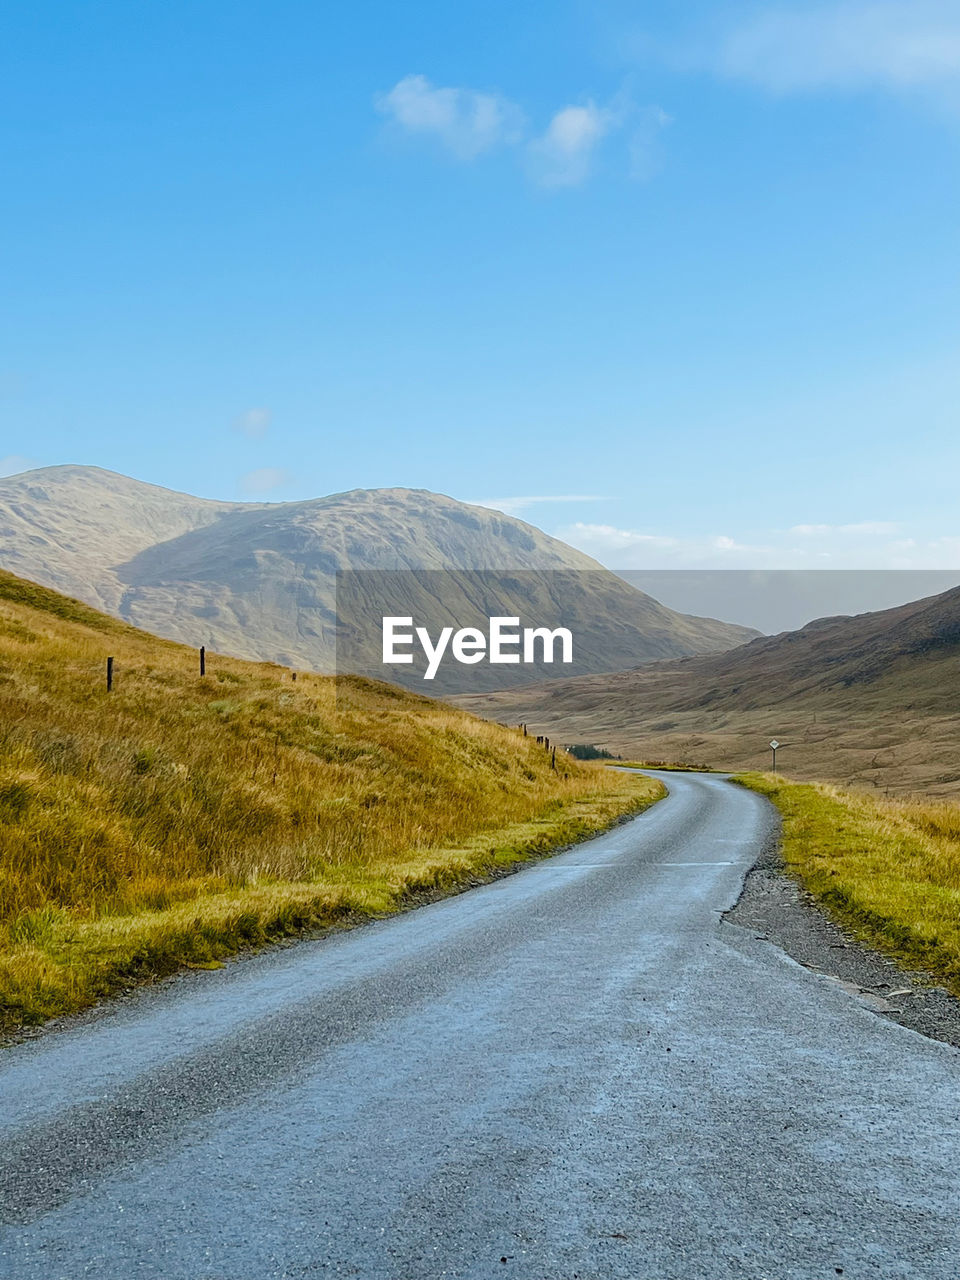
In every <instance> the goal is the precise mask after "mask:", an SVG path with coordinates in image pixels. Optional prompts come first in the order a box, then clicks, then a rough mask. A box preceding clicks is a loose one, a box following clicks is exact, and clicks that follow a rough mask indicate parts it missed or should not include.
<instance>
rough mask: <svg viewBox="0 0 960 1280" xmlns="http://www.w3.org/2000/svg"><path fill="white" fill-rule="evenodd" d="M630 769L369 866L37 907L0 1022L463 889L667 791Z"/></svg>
mask: <svg viewBox="0 0 960 1280" xmlns="http://www.w3.org/2000/svg"><path fill="white" fill-rule="evenodd" d="M623 776H624V785H623V786H622V787H619V788H617V789H615V790H613V791H611V790H609V789H606V790H604V791H601V792H598V793H595V794H589V793H588V794H586V795H584V796H582V797H580V798H579V799H575V800H570V801H566V802H564V801H557V802H554V803H553V804H552V805H550V806H549V807H548V809H547V810H546V811H545V812H544V813H542V814H540V815H538V816H535V817H533V818H530V819H529V820H527V821H526V822H520V823H514V824H512V825H510V826H506V827H503V828H500V829H495V830H487V831H480V832H477V833H475V834H473V835H471V836H468V837H467V838H465V839H463V840H461V841H460V842H459V843H458V844H456V845H451V846H448V847H442V848H432V849H431V848H422V849H419V850H416V851H413V850H411V851H407V853H406V854H404V855H401V856H398V857H396V858H395V859H392V860H390V861H389V862H379V863H375V862H370V863H367V864H366V865H364V866H363V868H362V869H361V868H357V867H353V868H342V869H341V871H340V873H339V874H338V873H337V872H336V871H330V870H328V871H327V872H325V873H323V874H321V875H319V876H318V877H317V878H316V879H313V880H311V881H275V882H273V883H266V884H254V885H250V884H247V885H235V886H233V887H231V888H226V889H223V890H222V891H220V892H216V893H202V894H200V895H198V896H191V897H189V898H188V899H187V900H186V901H184V902H181V903H179V904H177V905H175V906H168V907H166V908H164V909H163V910H157V911H148V910H140V911H138V912H136V913H134V914H124V915H98V916H94V917H92V918H91V917H89V916H86V917H85V916H84V915H82V914H78V913H77V912H75V911H69V910H66V909H63V908H55V907H48V908H47V909H45V910H44V911H42V912H35V913H33V915H32V916H31V917H30V918H29V919H24V920H21V922H20V929H19V931H18V932H19V936H18V937H15V938H11V939H10V941H9V943H8V947H7V949H6V951H5V953H4V954H2V955H0V1031H3V1032H7V1033H9V1032H11V1031H13V1030H14V1029H16V1028H17V1027H19V1026H22V1025H25V1024H31V1023H37V1022H41V1021H44V1020H45V1019H48V1018H51V1017H56V1016H59V1015H62V1014H65V1013H72V1012H76V1011H77V1010H80V1009H83V1008H85V1007H87V1006H89V1005H91V1004H93V1003H94V1002H95V1001H96V1000H98V999H99V998H101V997H103V996H106V995H109V994H111V993H112V992H115V991H117V990H118V989H126V988H129V987H130V986H131V985H134V984H136V983H142V982H149V981H151V980H153V979H155V978H158V977H162V976H163V975H165V974H169V973H172V972H174V971H175V970H177V969H178V968H182V967H184V966H194V967H196V966H201V967H209V968H212V967H217V966H218V962H219V961H220V960H221V959H222V958H223V957H226V956H229V955H231V954H234V953H235V952H237V951H238V950H240V949H241V948H244V947H250V946H261V945H263V944H266V943H269V942H270V941H275V940H278V939H280V938H282V937H285V936H289V935H291V934H296V933H300V932H302V931H304V930H308V929H317V928H324V927H327V928H329V927H344V926H348V925H353V924H356V923H359V922H360V921H361V920H363V919H365V918H372V917H375V916H380V915H384V914H387V913H389V912H393V911H397V910H400V909H402V908H403V907H404V906H405V905H407V904H408V903H409V902H411V900H413V899H415V898H416V897H417V896H418V895H421V894H423V893H430V892H440V893H443V892H450V893H453V892H457V891H458V890H460V889H462V888H464V887H467V886H469V885H471V884H475V883H477V881H478V880H482V879H487V878H490V877H492V876H494V875H496V874H498V873H499V872H501V871H502V870H504V869H505V868H508V867H510V866H511V865H513V864H516V863H519V862H523V861H528V860H531V859H534V858H538V857H543V856H544V855H546V854H549V853H551V852H553V851H556V850H557V849H558V848H561V847H563V846H564V845H569V844H572V843H574V842H576V841H578V840H583V839H586V838H587V837H589V836H591V835H595V834H597V833H599V832H601V831H604V830H606V829H607V828H609V827H611V826H613V825H615V824H616V823H617V822H618V821H620V820H621V819H622V818H624V817H626V816H628V815H631V814H635V813H639V812H640V811H642V810H643V809H645V808H647V807H648V806H649V805H651V804H653V803H654V802H655V801H656V800H658V799H659V798H660V797H661V795H662V794H663V788H662V787H661V786H660V785H659V784H658V783H656V782H654V781H652V780H651V779H646V778H635V777H634V778H631V777H629V776H628V775H623Z"/></svg>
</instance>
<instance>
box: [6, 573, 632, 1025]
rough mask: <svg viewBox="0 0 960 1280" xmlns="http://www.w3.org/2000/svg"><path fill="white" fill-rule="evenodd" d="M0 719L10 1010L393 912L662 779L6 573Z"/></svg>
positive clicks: (50, 1004) (71, 999)
mask: <svg viewBox="0 0 960 1280" xmlns="http://www.w3.org/2000/svg"><path fill="white" fill-rule="evenodd" d="M107 656H113V657H114V658H115V673H116V674H115V685H114V689H113V691H112V692H110V693H108V692H107V690H106V687H105V683H106V682H105V679H104V674H105V665H106V658H107ZM0 726H2V728H0V1026H2V1024H3V1023H4V1022H6V1023H7V1024H8V1025H9V1024H11V1023H16V1022H18V1021H21V1020H23V1019H24V1018H35V1017H40V1016H43V1015H45V1014H49V1013H52V1012H58V1011H63V1010H64V1009H71V1008H75V1007H78V1006H79V1005H82V1004H84V1003H88V1002H89V1001H90V1000H91V999H93V998H94V997H95V996H96V995H97V994H99V993H101V992H103V991H106V990H109V989H110V988H111V987H112V986H114V985H116V984H117V983H118V982H129V981H131V980H134V979H135V978H136V977H138V976H140V977H144V976H147V977H149V976H150V975H151V974H153V973H157V972H163V971H167V970H169V969H171V968H173V967H175V966H176V965H177V964H179V963H182V962H184V961H192V962H207V961H209V960H210V959H211V958H212V957H215V956H216V955H218V954H224V953H226V952H228V951H230V950H231V949H235V948H236V947H237V946H239V945H241V944H243V943H249V942H257V941H262V940H263V939H264V938H265V937H267V936H270V935H273V934H278V933H282V932H285V931H290V930H293V929H296V928H298V927H300V926H303V925H306V924H310V923H316V922H320V923H333V922H335V921H336V920H338V919H340V918H342V917H344V916H345V915H350V914H351V913H352V914H358V913H359V914H363V913H366V914H369V913H371V912H378V911H383V910H387V909H389V908H391V907H392V906H395V905H397V904H398V903H399V902H400V901H401V900H402V898H403V896H404V895H405V894H409V893H410V892H412V891H414V890H418V889H420V890H422V889H434V888H436V887H437V886H443V885H451V884H456V883H457V882H458V881H462V880H464V879H465V878H466V877H468V876H470V875H475V874H477V873H480V874H483V873H487V872H489V871H490V870H491V868H494V867H496V866H498V865H500V864H503V863H506V862H509V861H510V860H511V859H516V858H517V857H521V856H526V855H529V854H530V853H531V852H534V851H537V850H539V849H542V848H544V847H548V846H549V845H550V844H551V843H557V842H562V841H564V840H569V839H570V838H573V837H575V836H577V835H580V834H583V833H584V831H586V830H590V829H595V828H599V827H602V826H603V825H605V824H606V823H608V822H609V821H610V820H611V819H612V818H614V817H615V816H616V815H617V814H618V813H621V812H623V811H624V810H625V809H629V808H631V807H635V806H636V805H637V804H638V803H640V802H642V801H643V800H644V799H645V798H649V797H650V796H651V795H652V794H654V792H655V789H652V788H651V784H649V783H645V784H644V787H643V788H641V789H640V790H639V791H638V790H637V788H636V786H635V785H634V782H633V781H625V778H626V775H621V776H620V777H613V776H611V775H608V774H604V773H603V772H602V771H601V770H598V769H596V768H592V769H591V768H589V767H583V766H579V765H577V764H576V763H575V762H574V761H572V760H567V759H566V758H565V757H561V759H560V761H559V763H558V768H557V769H553V768H552V767H551V760H550V756H549V754H548V753H547V752H546V751H545V750H544V749H543V748H542V747H538V746H537V745H536V743H535V742H534V741H533V739H532V738H524V737H522V736H521V735H520V734H518V733H517V732H516V731H515V730H514V731H509V732H508V731H507V730H504V729H501V728H500V727H499V726H496V725H491V724H489V723H486V722H484V721H481V720H477V719H474V718H473V717H471V716H468V715H467V714H465V713H463V712H460V711H457V710H454V709H452V708H450V707H447V706H445V705H444V704H442V703H439V702H437V701H433V700H428V699H424V698H417V697H414V696H412V695H409V694H405V693H403V692H402V691H400V690H397V689H395V688H392V687H390V686H387V685H374V684H371V683H369V682H365V681H362V680H357V679H349V678H348V679H346V680H342V681H339V682H338V681H335V680H334V679H332V678H330V677H317V676H314V677H306V676H302V677H300V678H299V679H298V680H297V681H296V682H294V681H293V680H292V678H291V673H290V672H289V671H285V670H283V669H282V668H280V667H276V666H264V665H260V666H256V665H253V664H250V663H245V662H241V661H238V660H234V659H227V658H219V657H216V656H211V659H210V663H209V666H208V672H207V676H206V678H205V679H202V680H201V679H200V677H199V674H198V670H197V659H196V653H195V652H194V651H191V650H187V649H184V648H182V647H181V646H179V645H176V644H173V643H171V642H168V641H163V640H157V639H155V638H154V637H153V636H150V635H147V634H146V633H144V632H142V631H137V630H135V629H133V628H132V627H129V626H127V625H125V624H123V623H120V622H117V621H115V620H113V619H111V618H108V617H106V616H104V615H103V614H100V613H97V612H95V611H94V610H92V609H90V608H89V607H88V606H86V605H84V604H82V603H79V602H78V601H75V600H70V599H68V598H65V597H63V596H61V595H58V594H57V593H55V592H52V591H49V590H47V589H46V588H43V587H39V586H36V585H35V584H33V583H29V582H25V581H23V580H22V579H19V578H15V577H13V576H12V575H10V574H6V573H2V572H0Z"/></svg>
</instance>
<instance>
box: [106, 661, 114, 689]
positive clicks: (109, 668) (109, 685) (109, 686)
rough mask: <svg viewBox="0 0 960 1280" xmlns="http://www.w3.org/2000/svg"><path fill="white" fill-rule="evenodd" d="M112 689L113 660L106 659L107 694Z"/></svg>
mask: <svg viewBox="0 0 960 1280" xmlns="http://www.w3.org/2000/svg"><path fill="white" fill-rule="evenodd" d="M112 688H113V659H112V658H108V659H107V693H109V692H110V690H111V689H112Z"/></svg>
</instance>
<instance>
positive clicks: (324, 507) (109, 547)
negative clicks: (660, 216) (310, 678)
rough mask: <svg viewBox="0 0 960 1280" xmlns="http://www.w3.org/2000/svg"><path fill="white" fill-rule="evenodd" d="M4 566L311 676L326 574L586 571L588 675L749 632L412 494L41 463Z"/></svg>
mask: <svg viewBox="0 0 960 1280" xmlns="http://www.w3.org/2000/svg"><path fill="white" fill-rule="evenodd" d="M0 566H2V567H3V568H5V569H7V570H9V571H10V572H12V573H15V574H17V575H19V576H20V577H24V578H30V579H33V580H34V581H37V582H40V583H42V584H43V585H45V586H50V587H54V588H55V589H56V590H58V591H61V592H64V593H66V594H69V595H72V596H76V597H77V598H79V599H81V600H84V601H86V602H88V603H89V604H91V605H94V606H95V607H97V608H100V609H103V610H104V611H106V612H108V613H111V614H113V615H114V616H116V617H119V618H122V619H123V620H124V621H126V622H130V623H133V624H134V625H135V626H138V627H142V628H144V629H146V630H149V631H153V632H155V633H156V634H159V635H163V636H167V637H169V638H170V639H173V640H180V641H182V642H184V643H187V644H206V645H207V646H208V647H209V648H213V649H217V650H220V651H221V652H225V653H232V654H235V655H236V656H238V657H243V658H251V659H259V660H264V661H277V662H282V663H284V664H286V665H291V666H299V667H302V668H304V669H307V668H309V669H312V670H316V671H328V670H331V669H332V658H333V654H332V645H333V624H334V617H335V614H334V589H333V587H334V574H335V572H336V570H337V569H526V570H544V571H549V570H560V569H565V570H571V569H573V570H590V571H591V573H592V574H593V575H595V578H594V579H593V582H594V584H595V591H596V593H597V594H596V597H595V601H594V603H595V608H594V609H593V610H591V608H590V604H589V601H587V600H585V601H584V602H583V604H582V614H581V616H582V617H583V618H590V615H591V613H595V614H596V620H591V621H590V623H589V625H590V626H591V627H592V628H593V629H594V632H596V631H597V627H599V628H600V630H601V631H602V632H603V634H602V635H599V634H598V637H597V644H596V650H597V659H596V661H597V664H600V665H596V666H595V669H599V670H616V669H619V668H623V667H625V666H632V665H635V664H636V663H638V662H645V661H649V660H653V659H660V658H668V657H676V656H681V655H684V654H694V653H704V652H715V651H717V650H722V649H727V648H730V647H732V646H733V645H737V644H741V643H743V642H744V641H745V640H747V639H750V638H751V637H752V636H753V635H755V634H756V633H755V632H753V631H750V630H749V629H748V628H745V627H738V626H735V625H732V624H728V623H723V622H716V621H713V620H712V619H698V618H690V617H688V616H686V615H684V614H680V613H676V612H674V611H673V610H670V609H667V608H666V607H664V606H662V605H660V604H658V603H657V602H656V601H654V600H653V599H652V598H651V597H649V596H647V595H645V594H644V593H642V592H640V591H637V590H636V589H634V588H633V587H630V586H628V585H627V584H625V583H623V582H622V580H620V579H619V578H617V577H616V575H614V574H612V573H610V572H608V571H607V570H605V569H604V568H603V567H602V566H601V565H599V564H598V563H597V562H596V561H595V560H592V559H591V558H590V557H589V556H586V555H584V554H583V553H582V552H579V551H576V550H575V549H574V548H572V547H568V546H567V545H566V544H565V543H563V542H560V541H558V540H557V539H555V538H551V537H549V536H548V535H547V534H545V533H543V532H541V531H540V530H539V529H536V528H534V527H533V526H532V525H528V524H525V523H524V522H523V521H520V520H516V519H514V518H513V517H511V516H507V515H503V514H501V513H500V512H497V511H492V510H489V509H487V508H484V507H474V506H469V505H467V504H465V503H462V502H457V501H455V500H454V499H452V498H448V497H444V496H442V495H439V494H434V493H430V492H428V491H427V490H421V489H376V490H363V489H357V490H353V491H352V492H348V493H341V494H334V495H332V496H329V497H325V498H317V499H314V500H310V501H305V502H288V503H231V502H218V501H213V500H210V499H204V498H194V497H191V496H190V495H187V494H182V493H175V492H172V491H170V490H167V489H162V488H160V487H158V486H156V485H151V484H145V483H143V482H141V481H137V480H132V479H130V478H129V477H127V476H121V475H117V474H115V473H113V472H109V471H103V470H100V469H99V468H96V467H81V466H62V467H49V468H44V469H41V470H37V471H29V472H26V473H24V474H22V475H19V476H11V477H7V478H5V479H0ZM591 590H594V588H591ZM521 603H522V601H520V600H519V599H518V601H517V607H518V608H519V607H520V605H521Z"/></svg>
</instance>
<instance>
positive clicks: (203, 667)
mask: <svg viewBox="0 0 960 1280" xmlns="http://www.w3.org/2000/svg"><path fill="white" fill-rule="evenodd" d="M200 674H201V675H202V676H205V675H206V674H207V651H206V649H205V648H204V646H203V645H201V646H200Z"/></svg>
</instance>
